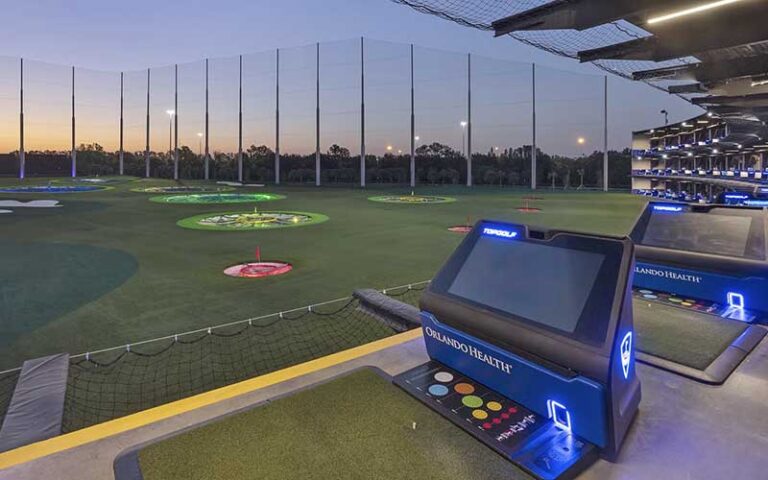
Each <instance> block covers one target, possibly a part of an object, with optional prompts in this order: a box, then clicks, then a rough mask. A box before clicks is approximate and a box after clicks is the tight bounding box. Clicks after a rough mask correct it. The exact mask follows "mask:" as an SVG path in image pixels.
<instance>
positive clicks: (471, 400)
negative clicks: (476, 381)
mask: <svg viewBox="0 0 768 480" xmlns="http://www.w3.org/2000/svg"><path fill="white" fill-rule="evenodd" d="M461 403H463V404H464V406H465V407H469V408H480V407H482V406H483V399H482V398H480V397H477V396H475V395H467V396H466V397H464V398H462V399H461Z"/></svg>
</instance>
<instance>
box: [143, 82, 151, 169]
mask: <svg viewBox="0 0 768 480" xmlns="http://www.w3.org/2000/svg"><path fill="white" fill-rule="evenodd" d="M150 72H151V69H149V68H148V69H147V121H146V127H147V132H146V141H147V143H146V146H145V148H144V176H145V177H146V178H149V84H150V79H151V76H150V75H151V73H150Z"/></svg>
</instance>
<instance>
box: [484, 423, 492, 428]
mask: <svg viewBox="0 0 768 480" xmlns="http://www.w3.org/2000/svg"><path fill="white" fill-rule="evenodd" d="M491 427H492V425H491V424H490V423H484V424H483V428H484V429H486V430H488V429H489V428H491Z"/></svg>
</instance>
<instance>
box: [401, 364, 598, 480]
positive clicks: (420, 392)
mask: <svg viewBox="0 0 768 480" xmlns="http://www.w3.org/2000/svg"><path fill="white" fill-rule="evenodd" d="M394 383H395V385H397V386H399V387H401V388H402V389H404V390H405V391H406V392H408V393H410V394H411V395H413V396H414V397H416V399H418V400H419V401H421V402H422V403H424V404H426V405H427V406H428V407H430V408H432V409H433V410H435V411H437V412H438V413H440V414H441V415H443V416H444V417H446V418H448V419H449V420H451V421H452V422H453V423H455V424H456V425H458V426H459V427H461V428H462V429H464V430H465V431H467V432H468V433H469V434H470V435H472V436H473V437H475V438H477V439H478V440H480V441H481V442H483V443H484V444H486V445H487V446H489V447H491V448H492V449H493V450H495V451H496V452H498V453H499V454H501V455H502V456H504V457H506V458H507V459H509V460H510V461H511V462H513V463H515V464H516V465H517V466H519V467H520V468H521V469H523V470H525V471H526V472H528V473H529V474H531V475H533V476H534V477H536V478H538V479H542V480H550V479H552V480H554V479H560V478H562V479H568V478H574V477H575V476H576V475H578V474H579V473H581V472H582V471H583V470H584V469H586V468H587V467H588V466H589V465H591V464H592V463H593V462H594V461H595V460H596V459H597V458H598V456H599V451H598V448H597V447H596V446H594V445H592V444H591V443H588V442H586V441H584V440H582V439H580V438H578V437H576V436H574V435H573V434H571V432H569V431H567V430H564V429H563V428H561V427H559V426H556V425H555V422H553V421H552V420H551V419H546V418H544V417H542V416H541V415H538V414H536V413H534V412H532V411H530V410H528V409H526V408H525V407H523V406H521V405H518V404H516V403H515V402H513V401H512V400H510V399H508V398H506V397H503V396H501V395H499V394H498V393H496V392H494V391H492V390H490V389H488V388H486V387H485V386H483V385H481V384H479V383H477V382H475V381H474V380H472V379H470V378H467V377H466V376H464V375H462V374H460V373H459V372H457V371H455V370H453V369H451V368H448V367H446V366H444V365H443V364H441V363H439V362H436V361H430V362H427V363H425V364H423V365H420V366H418V367H416V368H413V369H411V370H408V371H407V372H404V373H402V374H400V375H398V376H396V377H395V378H394Z"/></svg>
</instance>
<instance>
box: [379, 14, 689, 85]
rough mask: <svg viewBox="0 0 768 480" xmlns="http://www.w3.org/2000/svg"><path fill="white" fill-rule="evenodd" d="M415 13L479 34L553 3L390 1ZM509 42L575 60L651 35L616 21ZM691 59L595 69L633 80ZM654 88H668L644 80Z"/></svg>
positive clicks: (613, 63) (522, 34) (605, 64)
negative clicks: (635, 75) (589, 52)
mask: <svg viewBox="0 0 768 480" xmlns="http://www.w3.org/2000/svg"><path fill="white" fill-rule="evenodd" d="M392 1H393V2H395V3H400V4H403V5H407V6H409V7H411V8H414V9H415V10H418V11H420V12H423V13H428V14H431V15H436V16H438V17H441V18H445V19H447V20H450V21H453V22H456V23H459V24H461V25H465V26H468V27H473V28H479V29H481V30H493V28H492V27H491V24H492V23H493V22H494V21H496V20H501V19H503V18H506V17H509V16H511V15H515V14H519V13H523V12H526V11H528V10H531V9H533V8H536V7H539V6H541V5H544V4H547V3H551V1H552V0H392ZM509 35H510V36H511V37H512V38H514V39H516V40H518V41H521V42H523V43H526V44H528V45H531V46H534V47H537V48H540V49H543V50H546V51H548V52H551V53H554V54H557V55H561V56H565V57H570V58H578V53H579V52H581V51H585V50H591V49H595V48H601V47H606V46H609V45H615V44H617V43H622V42H627V41H630V40H635V39H638V38H644V37H648V36H650V35H651V34H650V33H649V32H647V31H645V30H644V29H642V28H640V27H638V26H636V25H634V24H632V23H629V22H627V21H624V20H618V21H614V22H610V23H606V24H604V25H599V26H597V27H593V28H589V29H586V30H581V31H578V30H530V31H519V32H513V33H511V34H509ZM696 62H698V60H697V59H696V58H694V57H685V58H678V59H674V60H669V61H664V62H652V61H643V60H597V61H594V62H592V63H593V64H594V65H595V66H597V67H599V68H601V69H603V70H606V71H608V72H611V73H613V74H616V75H619V76H622V77H625V78H632V73H633V72H637V71H643V70H650V69H655V68H664V67H670V66H675V65H684V64H690V63H696ZM646 83H648V84H649V85H652V86H654V87H657V88H664V87H666V86H668V84H669V82H667V81H665V80H647V81H646Z"/></svg>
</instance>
